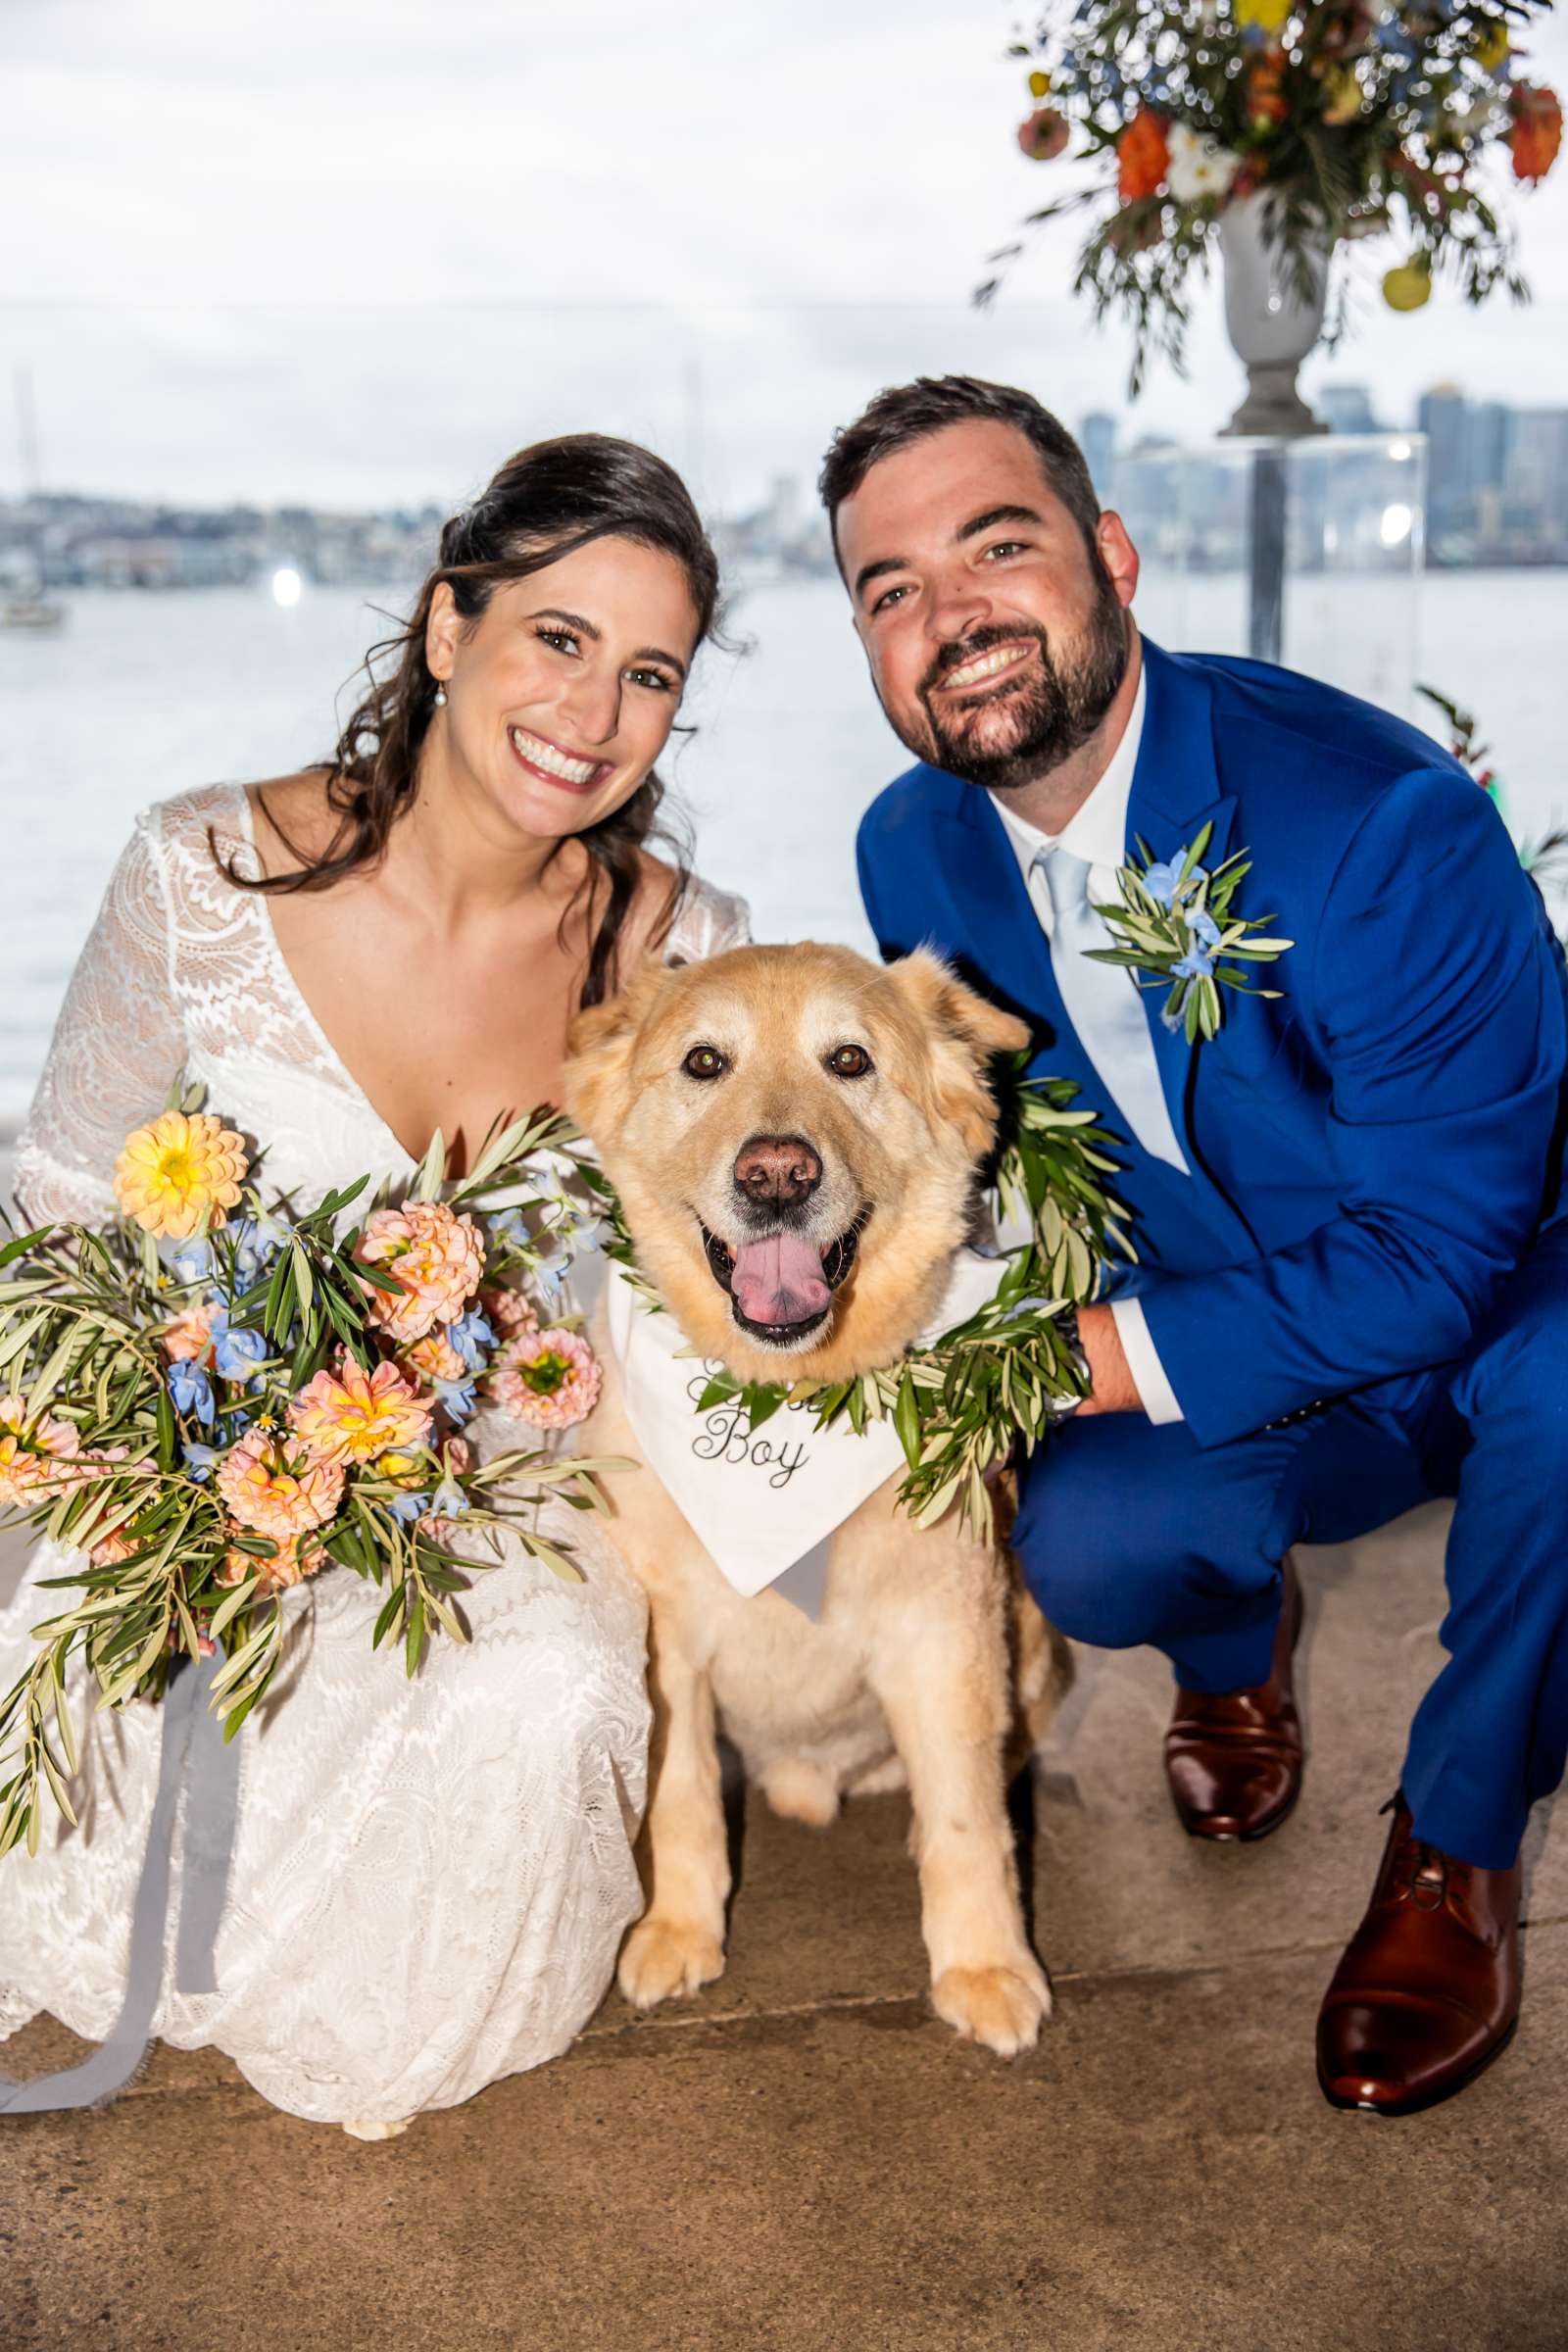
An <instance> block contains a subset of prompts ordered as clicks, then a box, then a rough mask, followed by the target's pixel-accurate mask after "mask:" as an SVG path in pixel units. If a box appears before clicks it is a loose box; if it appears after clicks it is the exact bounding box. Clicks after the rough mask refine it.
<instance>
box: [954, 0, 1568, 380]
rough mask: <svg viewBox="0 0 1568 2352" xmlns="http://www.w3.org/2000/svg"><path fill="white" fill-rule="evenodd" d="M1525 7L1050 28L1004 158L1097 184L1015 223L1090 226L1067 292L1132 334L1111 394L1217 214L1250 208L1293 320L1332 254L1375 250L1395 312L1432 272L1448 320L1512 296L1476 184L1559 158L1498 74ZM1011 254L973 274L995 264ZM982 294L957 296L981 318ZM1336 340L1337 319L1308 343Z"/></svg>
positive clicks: (1176, 353) (1538, 10)
mask: <svg viewBox="0 0 1568 2352" xmlns="http://www.w3.org/2000/svg"><path fill="white" fill-rule="evenodd" d="M1546 4H1547V0H1158V4H1156V5H1153V6H1148V5H1145V4H1144V0H1080V4H1079V5H1077V6H1075V7H1073V8H1072V9H1071V10H1068V9H1067V8H1066V7H1065V6H1059V7H1055V8H1053V9H1051V10H1050V11H1049V12H1048V13H1047V15H1046V16H1045V18H1044V19H1043V21H1042V22H1041V24H1040V26H1039V29H1038V31H1037V33H1036V36H1035V39H1034V42H1033V43H1032V44H1028V43H1020V44H1018V45H1017V46H1016V47H1015V49H1014V51H1013V54H1014V55H1016V56H1018V57H1022V58H1029V59H1031V60H1033V61H1034V62H1033V65H1032V70H1031V72H1030V74H1029V88H1030V94H1031V96H1032V97H1033V98H1034V100H1035V102H1036V103H1035V107H1034V111H1033V112H1032V113H1031V114H1030V115H1029V117H1028V119H1027V120H1026V121H1025V122H1024V123H1023V124H1022V125H1021V127H1020V129H1019V132H1018V143H1019V145H1020V146H1021V147H1022V149H1023V151H1024V153H1025V154H1026V155H1028V156H1030V157H1031V158H1033V159H1034V160H1036V161H1038V162H1041V163H1051V162H1054V161H1055V160H1057V159H1058V158H1063V157H1066V156H1067V154H1068V151H1069V149H1070V148H1072V146H1073V140H1074V136H1075V134H1076V137H1077V140H1078V142H1079V144H1078V145H1077V147H1076V149H1075V150H1074V160H1076V161H1080V162H1088V163H1090V164H1092V165H1095V166H1097V167H1099V169H1098V171H1097V172H1096V174H1095V176H1094V177H1093V178H1092V179H1091V181H1090V182H1089V184H1087V185H1085V186H1081V187H1078V188H1076V189H1074V190H1073V191H1071V192H1070V193H1068V194H1066V195H1063V196H1060V197H1057V198H1056V199H1054V201H1053V202H1051V203H1049V204H1046V205H1044V206H1042V207H1041V209H1040V210H1039V211H1038V212H1035V213H1032V214H1031V215H1030V216H1029V219H1028V222H1027V223H1026V225H1027V226H1029V227H1037V226H1039V225H1040V224H1042V223H1044V222H1046V221H1054V220H1056V219H1058V218H1060V217H1062V216H1064V215H1067V214H1071V213H1076V212H1083V213H1086V214H1088V215H1089V216H1091V218H1092V221H1093V225H1092V226H1091V228H1090V232H1089V235H1088V237H1087V239H1086V241H1085V243H1084V246H1083V250H1082V252H1081V254H1080V257H1079V263H1078V270H1077V275H1076V278H1075V280H1074V291H1075V292H1081V293H1087V294H1088V295H1089V296H1090V298H1091V300H1092V302H1093V304H1094V307H1095V316H1096V318H1097V319H1102V318H1103V317H1105V316H1106V314H1107V313H1109V312H1111V311H1121V312H1123V313H1125V314H1126V316H1127V317H1128V318H1129V319H1131V321H1132V324H1133V327H1134V331H1135V346H1134V357H1133V364H1132V382H1131V392H1132V394H1133V396H1134V397H1136V396H1137V394H1138V392H1139V391H1140V389H1141V388H1142V385H1143V382H1144V379H1145V375H1146V372H1147V368H1148V365H1149V359H1150V354H1151V351H1152V350H1158V351H1160V352H1162V353H1163V354H1164V355H1165V357H1167V358H1168V359H1169V360H1170V361H1171V362H1172V363H1173V365H1174V366H1176V367H1177V368H1180V367H1181V365H1182V358H1183V349H1184V343H1185V336H1186V329H1187V324H1188V318H1189V313H1188V307H1187V286H1188V280H1189V277H1190V275H1191V272H1192V271H1193V270H1194V269H1195V268H1198V269H1201V270H1206V268H1207V267H1208V264H1209V261H1210V259H1211V256H1212V253H1213V248H1214V239H1215V233H1216V230H1217V227H1218V224H1219V221H1220V219H1221V217H1222V215H1223V214H1224V212H1225V210H1226V208H1227V207H1228V206H1230V205H1233V204H1235V203H1237V202H1239V201H1240V200H1241V199H1243V198H1245V197H1247V196H1250V195H1254V194H1258V193H1264V194H1266V195H1268V196H1270V197H1272V199H1273V200H1274V201H1273V203H1272V204H1271V205H1270V206H1269V207H1268V220H1269V234H1270V235H1271V237H1272V239H1273V241H1275V242H1277V243H1278V244H1280V245H1282V246H1283V248H1284V252H1285V254H1286V256H1287V257H1288V258H1289V262H1290V267H1291V270H1292V272H1293V274H1294V276H1295V278H1296V280H1297V282H1298V285H1299V291H1300V294H1301V296H1302V298H1303V299H1304V300H1310V299H1312V298H1313V294H1314V289H1315V286H1316V284H1317V282H1318V275H1319V272H1320V271H1321V268H1322V260H1323V256H1324V253H1325V251H1326V250H1327V249H1328V248H1329V247H1330V246H1332V245H1333V244H1334V243H1336V242H1337V241H1338V240H1340V239H1342V238H1347V239H1353V238H1361V237H1369V236H1377V235H1386V236H1391V237H1396V238H1397V239H1398V240H1399V241H1400V243H1401V245H1402V248H1403V251H1402V255H1401V258H1400V259H1398V260H1397V262H1396V263H1395V264H1394V266H1393V267H1392V268H1391V269H1390V270H1388V271H1387V273H1386V274H1385V276H1384V279H1383V293H1384V298H1385V300H1386V301H1387V302H1388V303H1389V304H1390V305H1391V307H1392V308H1394V309H1395V310H1400V311H1408V310H1416V309H1418V308H1419V307H1420V306H1421V305H1422V304H1423V303H1425V302H1426V301H1427V300H1428V298H1429V296H1430V295H1431V292H1432V287H1433V283H1434V279H1435V278H1436V276H1437V275H1438V274H1439V273H1440V272H1442V271H1445V270H1446V271H1448V272H1449V273H1450V274H1451V275H1452V276H1453V277H1454V279H1455V280H1456V282H1457V284H1458V285H1459V287H1460V289H1461V291H1462V292H1463V294H1464V295H1465V297H1466V299H1467V300H1468V301H1470V302H1472V303H1479V302H1483V301H1485V299H1486V298H1487V296H1488V295H1489V294H1491V293H1492V292H1493V290H1494V288H1495V287H1496V286H1497V285H1499V284H1501V285H1505V286H1506V287H1507V288H1508V291H1509V292H1510V293H1511V294H1512V295H1513V296H1514V298H1515V299H1516V300H1522V299H1524V298H1525V296H1526V292H1527V289H1526V287H1525V284H1524V281H1523V279H1522V278H1521V277H1520V276H1519V274H1518V272H1517V270H1516V269H1515V267H1514V261H1513V249H1512V240H1511V238H1510V235H1509V232H1508V229H1507V227H1506V225H1505V224H1504V222H1503V221H1502V220H1501V219H1500V217H1499V214H1498V212H1497V210H1496V207H1495V199H1494V198H1493V197H1492V196H1491V195H1490V194H1489V193H1488V182H1487V172H1486V165H1487V162H1488V160H1489V158H1490V156H1491V154H1492V152H1493V151H1494V150H1497V149H1501V150H1505V151H1506V153H1507V155H1508V157H1509V159H1510V163H1511V167H1512V172H1513V175H1514V177H1515V179H1516V180H1519V181H1523V182H1530V181H1535V180H1539V179H1542V178H1544V175H1545V174H1546V172H1549V171H1550V169H1551V166H1552V164H1553V163H1554V161H1555V160H1556V155H1557V150H1558V146H1559V144H1560V142H1561V137H1562V108H1561V106H1560V104H1559V103H1558V100H1557V98H1556V95H1555V93H1554V92H1553V91H1551V90H1549V89H1546V88H1544V87H1543V86H1541V85H1539V84H1535V83H1532V82H1530V81H1528V80H1527V79H1526V78H1525V77H1524V74H1523V73H1522V72H1521V71H1520V70H1519V68H1520V60H1519V55H1518V52H1519V45H1520V43H1519V36H1520V35H1521V34H1523V33H1524V32H1525V31H1527V29H1528V26H1529V24H1530V21H1531V19H1532V18H1535V17H1539V16H1542V15H1544V13H1545V7H1546ZM1021 250H1022V245H1021V241H1019V242H1015V243H1013V244H1010V245H1008V246H1005V247H1004V248H1003V250H1002V251H1001V252H1000V253H998V254H995V255H993V256H992V260H993V261H994V262H996V263H1006V262H1007V261H1010V260H1011V259H1012V258H1013V257H1014V256H1015V255H1016V254H1017V253H1019V252H1020V251H1021ZM1000 283H1001V280H1000V277H998V276H992V277H990V278H988V279H987V280H986V282H985V283H984V284H983V285H982V286H980V287H979V288H978V289H977V291H976V300H977V301H979V302H981V303H985V302H988V301H989V300H991V298H992V297H993V296H994V295H995V293H996V291H997V288H998V286H999V284H1000ZM1342 325H1343V297H1342V307H1341V312H1340V316H1339V318H1337V319H1336V320H1335V321H1334V322H1333V323H1332V324H1331V326H1330V330H1329V339H1330V340H1332V339H1333V337H1334V335H1335V334H1336V333H1337V332H1338V331H1340V328H1341V326H1342Z"/></svg>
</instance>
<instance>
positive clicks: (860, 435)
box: [816, 375, 1100, 555]
mask: <svg viewBox="0 0 1568 2352" xmlns="http://www.w3.org/2000/svg"><path fill="white" fill-rule="evenodd" d="M975 417H978V418H980V419H982V420H983V421H986V422H990V423H996V424H1010V425H1014V426H1016V428H1017V430H1018V431H1019V432H1020V433H1022V434H1023V436H1024V438H1025V440H1026V441H1028V442H1029V443H1030V444H1031V445H1032V447H1033V449H1034V452H1035V455H1036V456H1037V457H1038V458H1039V460H1040V466H1041V470H1042V472H1043V473H1044V474H1045V477H1046V479H1047V481H1048V482H1049V483H1050V484H1051V487H1052V489H1053V490H1054V492H1055V494H1056V496H1057V497H1058V498H1059V499H1060V501H1061V503H1062V505H1063V506H1064V507H1065V508H1066V509H1067V511H1068V513H1069V514H1070V515H1072V517H1073V519H1074V521H1075V522H1076V523H1077V525H1078V528H1079V529H1080V530H1081V531H1082V533H1083V535H1084V539H1085V541H1086V543H1087V545H1088V546H1089V548H1090V550H1091V552H1093V551H1094V549H1095V547H1096V544H1097V543H1096V539H1095V525H1096V524H1097V523H1098V522H1099V520H1100V501H1099V499H1098V498H1097V497H1096V496H1095V485H1094V483H1093V481H1092V480H1091V479H1090V475H1089V467H1088V465H1087V463H1086V461H1085V458H1084V453H1083V451H1082V450H1081V449H1080V448H1079V446H1078V444H1077V442H1076V441H1075V440H1074V439H1073V437H1072V435H1071V433H1069V432H1068V430H1067V428H1066V426H1065V425H1064V424H1062V423H1060V422H1059V421H1058V419H1057V418H1056V417H1053V415H1052V414H1051V411H1050V410H1049V409H1044V408H1042V407H1041V405H1040V403H1039V401H1038V400H1036V399H1035V397H1034V395H1033V393H1032V392H1020V391H1019V390H1018V388H1017V386H1016V385H1014V384H988V383H986V382H985V381H984V380H983V379H982V378H981V377H979V376H976V375H920V376H916V378H915V380H914V382H913V383H912V384H893V385H890V386H889V387H888V389H887V390H886V391H885V392H879V393H878V394H877V396H876V398H875V400H873V401H872V403H871V405H870V407H869V408H868V409H866V411H865V412H864V414H863V415H862V416H860V417H857V418H856V420H855V422H854V423H853V424H846V425H844V426H843V427H841V429H840V430H839V431H838V432H836V433H835V434H834V436H833V445H832V447H831V448H830V449H829V451H828V453H827V456H826V457H825V458H824V459H823V461H822V471H821V473H820V475H819V476H818V479H817V485H816V486H817V488H818V490H819V491H820V492H821V494H822V504H823V505H824V506H825V507H826V509H827V517H828V523H829V526H830V528H831V530H832V533H833V552H834V554H835V555H837V553H838V542H839V533H838V515H839V509H840V507H842V506H843V504H844V501H845V500H846V499H847V498H853V497H854V495H855V493H856V491H857V490H858V488H859V487H860V484H861V483H862V482H863V481H864V479H865V477H866V475H867V474H868V473H869V472H870V470H871V468H872V466H874V465H876V463H877V462H878V460H879V459H881V458H888V457H891V456H892V455H893V452H894V451H895V450H896V449H906V448H907V447H908V444H909V443H910V442H911V441H919V440H922V439H923V438H924V436H925V435H926V434H927V433H939V432H941V431H942V429H943V427H944V426H945V425H949V424H966V423H968V422H969V420H970V419H971V418H975Z"/></svg>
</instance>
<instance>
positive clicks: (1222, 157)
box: [1166, 123, 1242, 204]
mask: <svg viewBox="0 0 1568 2352" xmlns="http://www.w3.org/2000/svg"><path fill="white" fill-rule="evenodd" d="M1241 168H1242V159H1241V157H1240V156H1239V155H1233V154H1232V152H1231V150H1230V149H1229V148H1228V147H1222V146H1221V145H1220V143H1219V141H1218V139H1216V138H1214V137H1213V136H1212V135H1211V133H1209V132H1208V131H1206V130H1195V129H1194V128H1193V126H1192V124H1191V123H1172V125H1171V130H1170V165H1169V169H1168V172H1167V175H1166V184H1167V186H1168V187H1169V189H1170V192H1171V194H1172V196H1174V198H1175V199H1176V202H1177V203H1178V204H1199V203H1201V201H1202V199H1203V198H1204V197H1205V196H1228V195H1229V194H1230V192H1231V184H1232V182H1233V181H1234V179H1235V177H1236V174H1237V172H1239V171H1240V170H1241Z"/></svg>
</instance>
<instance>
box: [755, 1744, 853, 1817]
mask: <svg viewBox="0 0 1568 2352" xmlns="http://www.w3.org/2000/svg"><path fill="white" fill-rule="evenodd" d="M762 1794H763V1795H764V1796H765V1797H766V1799H767V1801H768V1803H769V1805H770V1806H771V1807H772V1809H773V1811H774V1812H775V1813H776V1814H778V1816H779V1818H780V1819H781V1820H783V1821H804V1822H805V1823H806V1825H807V1827H808V1829H812V1830H825V1829H827V1828H828V1827H829V1825H830V1824H831V1823H833V1822H835V1821H837V1819H838V1815H839V1785H838V1783H837V1781H836V1780H835V1779H834V1778H833V1775H832V1774H831V1773H830V1772H828V1771H826V1770H825V1769H824V1768H823V1766H822V1765H820V1764H809V1763H808V1762H807V1761H806V1759H805V1757H804V1756H785V1757H783V1758H781V1760H780V1761H779V1762H778V1763H776V1764H770V1765H769V1766H768V1767H767V1770H766V1771H765V1772H764V1773H763V1775H762Z"/></svg>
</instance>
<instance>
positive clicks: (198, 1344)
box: [158, 1299, 219, 1364]
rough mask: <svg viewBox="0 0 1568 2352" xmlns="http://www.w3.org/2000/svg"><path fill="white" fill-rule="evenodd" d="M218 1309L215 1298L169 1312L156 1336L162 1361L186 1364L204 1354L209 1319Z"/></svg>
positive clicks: (209, 1339) (209, 1338) (208, 1340)
mask: <svg viewBox="0 0 1568 2352" xmlns="http://www.w3.org/2000/svg"><path fill="white" fill-rule="evenodd" d="M218 1311H219V1308H218V1301H217V1299H202V1301H201V1303H200V1304H199V1305H197V1306H187V1307H186V1308H185V1309H184V1311H183V1312H182V1313H181V1314H177V1315H171V1316H170V1318H169V1321H168V1322H167V1323H166V1324H165V1325H164V1328H163V1330H162V1331H161V1332H160V1333H159V1335H158V1345H159V1347H160V1348H162V1349H163V1351H164V1356H165V1359H166V1361H167V1362H169V1363H171V1364H188V1363H194V1362H196V1361H197V1360H199V1358H201V1357H202V1356H204V1355H206V1353H207V1352H208V1349H209V1348H211V1347H212V1344H213V1318H214V1316H215V1315H216V1314H217V1313H218Z"/></svg>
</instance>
